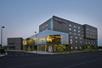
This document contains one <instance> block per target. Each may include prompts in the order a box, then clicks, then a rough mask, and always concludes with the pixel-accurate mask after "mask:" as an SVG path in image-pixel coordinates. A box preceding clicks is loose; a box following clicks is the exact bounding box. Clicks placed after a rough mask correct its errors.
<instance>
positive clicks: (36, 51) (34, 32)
mask: <svg viewBox="0 0 102 68" xmlns="http://www.w3.org/2000/svg"><path fill="white" fill-rule="evenodd" d="M34 33H35V44H36V54H37V36H36V33H37V32H36V31H35V32H34Z"/></svg>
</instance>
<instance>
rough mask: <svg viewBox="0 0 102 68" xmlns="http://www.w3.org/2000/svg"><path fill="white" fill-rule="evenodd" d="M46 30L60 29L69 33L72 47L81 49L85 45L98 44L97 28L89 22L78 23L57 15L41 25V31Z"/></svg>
mask: <svg viewBox="0 0 102 68" xmlns="http://www.w3.org/2000/svg"><path fill="white" fill-rule="evenodd" d="M45 30H51V31H58V32H63V33H67V34H68V40H67V41H68V42H69V45H71V49H81V47H82V46H83V45H93V46H97V40H98V35H97V28H96V27H93V26H90V25H88V24H84V25H81V24H78V23H75V22H72V21H69V20H66V19H63V18H60V17H57V16H53V17H52V18H50V19H49V20H47V21H46V22H44V23H42V24H41V25H40V26H39V32H40V33H41V32H43V31H45Z"/></svg>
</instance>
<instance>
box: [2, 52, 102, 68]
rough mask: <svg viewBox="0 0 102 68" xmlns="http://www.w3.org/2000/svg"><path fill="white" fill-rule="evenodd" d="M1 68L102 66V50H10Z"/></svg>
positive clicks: (81, 67) (101, 67)
mask: <svg viewBox="0 0 102 68" xmlns="http://www.w3.org/2000/svg"><path fill="white" fill-rule="evenodd" d="M0 68H102V52H90V53H74V54H65V55H64V54H63V55H61V54H57V55H54V54H51V55H47V54H46V55H44V54H43V55H41V54H40V55H39V54H31V53H23V52H8V55H7V56H4V57H0Z"/></svg>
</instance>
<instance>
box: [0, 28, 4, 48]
mask: <svg viewBox="0 0 102 68" xmlns="http://www.w3.org/2000/svg"><path fill="white" fill-rule="evenodd" d="M4 28H5V26H1V47H2V43H3V42H2V41H3V40H2V39H3V29H4Z"/></svg>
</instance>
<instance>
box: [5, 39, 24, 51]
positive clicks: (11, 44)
mask: <svg viewBox="0 0 102 68" xmlns="http://www.w3.org/2000/svg"><path fill="white" fill-rule="evenodd" d="M7 43H8V49H10V50H22V49H23V38H8V39H7Z"/></svg>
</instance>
